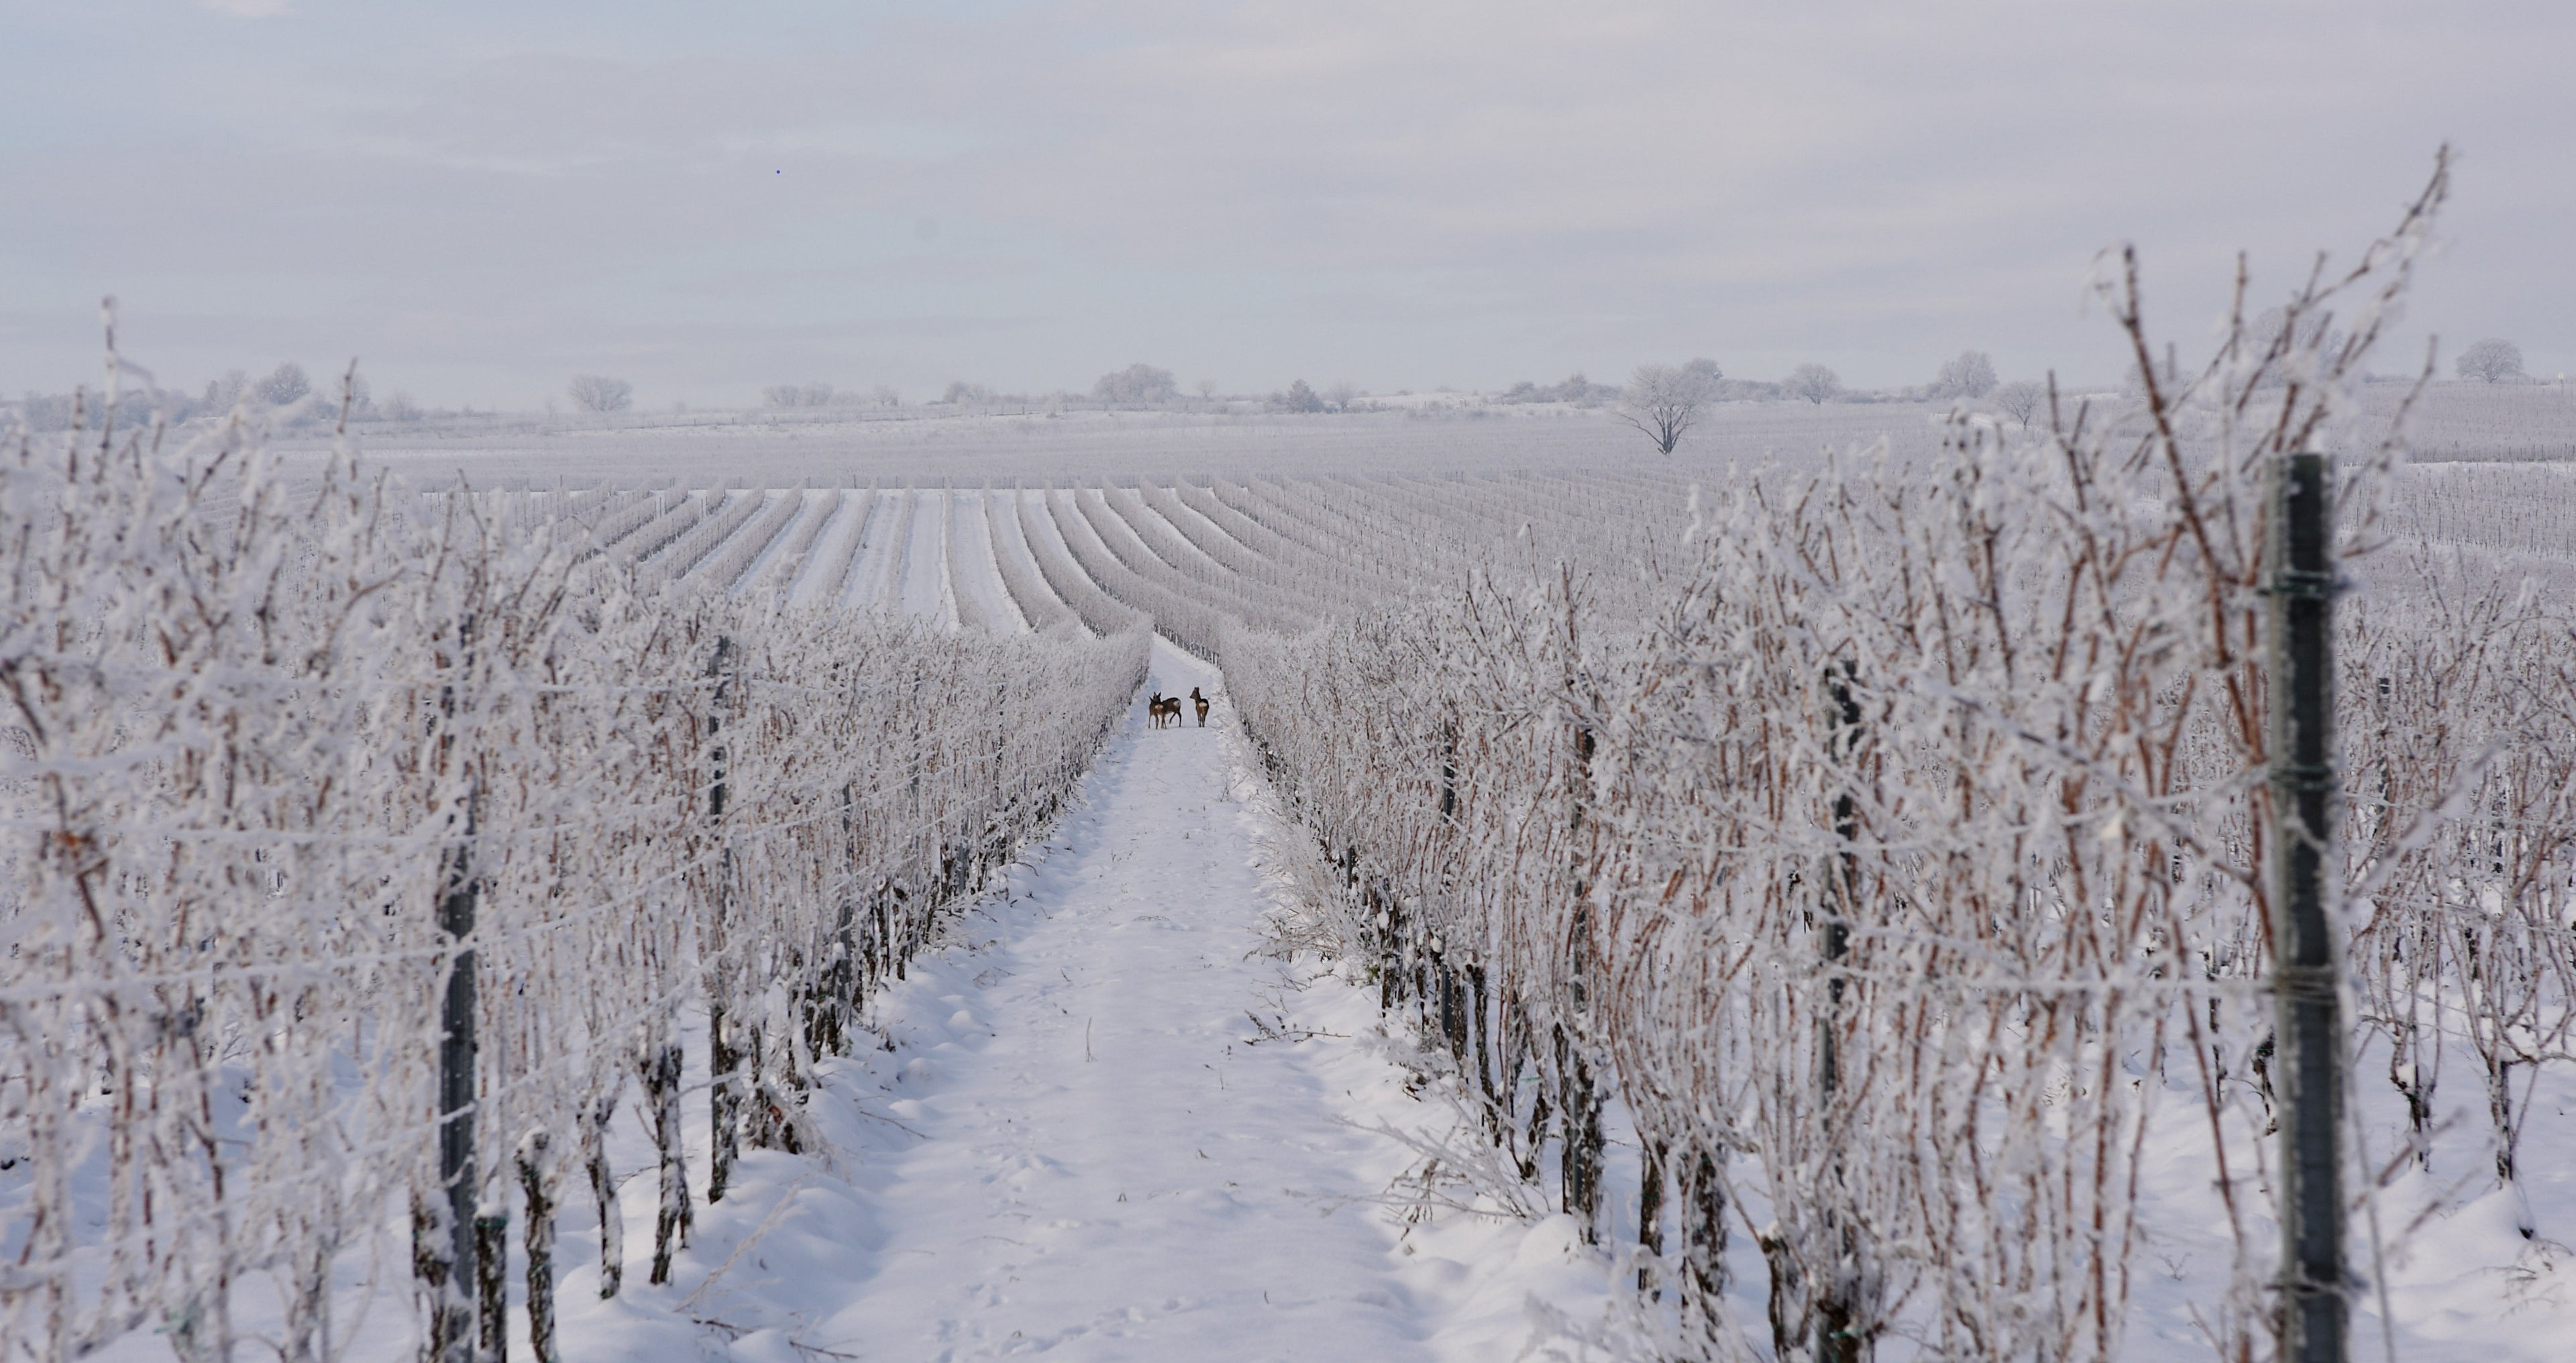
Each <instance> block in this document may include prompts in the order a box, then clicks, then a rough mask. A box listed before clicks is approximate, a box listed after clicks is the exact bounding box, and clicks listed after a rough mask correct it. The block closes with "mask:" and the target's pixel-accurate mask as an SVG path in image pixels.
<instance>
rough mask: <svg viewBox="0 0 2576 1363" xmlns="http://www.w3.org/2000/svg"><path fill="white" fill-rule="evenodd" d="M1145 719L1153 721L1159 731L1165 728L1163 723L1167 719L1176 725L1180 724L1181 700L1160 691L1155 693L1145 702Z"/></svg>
mask: <svg viewBox="0 0 2576 1363" xmlns="http://www.w3.org/2000/svg"><path fill="white" fill-rule="evenodd" d="M1145 717H1146V718H1147V719H1149V720H1152V721H1153V724H1154V727H1155V728H1157V729H1159V728H1162V727H1163V721H1164V720H1165V719H1166V718H1168V719H1170V720H1171V722H1172V723H1174V724H1178V723H1180V722H1181V698H1180V697H1178V696H1166V695H1164V694H1163V693H1162V692H1160V691H1157V692H1155V693H1154V694H1153V695H1151V696H1149V697H1147V698H1146V700H1145Z"/></svg>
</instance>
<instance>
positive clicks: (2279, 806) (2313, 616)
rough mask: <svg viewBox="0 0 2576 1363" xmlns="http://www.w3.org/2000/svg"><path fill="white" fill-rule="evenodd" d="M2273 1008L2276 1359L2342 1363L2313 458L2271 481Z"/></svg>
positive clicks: (2333, 784) (2324, 706)
mask: <svg viewBox="0 0 2576 1363" xmlns="http://www.w3.org/2000/svg"><path fill="white" fill-rule="evenodd" d="M2271 493H2272V496H2271V499H2270V500H2271V515H2270V516H2269V518H2268V522H2269V524H2268V527H2267V529H2268V539H2269V544H2268V546H2267V548H2268V551H2269V553H2270V555H2271V563H2272V580H2271V603H2270V604H2271V609H2270V621H2269V625H2270V631H2269V632H2270V640H2269V643H2270V651H2271V658H2270V663H2271V688H2270V689H2271V735H2270V742H2271V753H2272V770H2271V777H2272V828H2271V835H2272V867H2271V870H2272V886H2271V889H2272V924H2271V926H2272V995H2273V1001H2274V1007H2275V1009H2276V1010H2277V1020H2276V1026H2277V1028H2278V1035H2279V1037H2280V1041H2279V1053H2278V1055H2279V1058H2278V1060H2277V1061H2276V1062H2275V1063H2276V1064H2277V1065H2278V1067H2279V1075H2280V1087H2281V1280H2280V1282H2281V1356H2282V1358H2284V1359H2285V1360H2290V1361H2291V1363H2342V1361H2343V1358H2344V1355H2345V1346H2346V1343H2347V1339H2346V1337H2347V1335H2348V1334H2349V1332H2350V1310H2349V1303H2348V1302H2347V1301H2346V1299H2345V1278H2344V1263H2343V1162H2342V1155H2343V1151H2342V1142H2341V1132H2342V1129H2343V1036H2342V1026H2343V1022H2342V1017H2341V1012H2342V999H2341V996H2340V994H2339V993H2338V990H2337V979H2336V951H2335V942H2334V936H2333V925H2332V924H2331V923H2330V922H2329V921H2328V919H2327V915H2326V878H2327V876H2328V874H2329V873H2330V872H2331V870H2332V869H2333V861H2332V857H2333V855H2334V849H2335V830H2334V818H2335V813H2336V810H2335V804H2336V801H2337V800H2338V798H2339V797H2340V795H2341V793H2342V791H2341V782H2340V780H2339V779H2338V777H2337V774H2336V771H2335V749H2334V702H2335V683H2334V598H2335V591H2336V588H2337V585H2338V584H2337V582H2336V579H2335V572H2334V473H2333V467H2332V464H2331V461H2330V460H2329V458H2328V457H2327V456H2325V455H2322V454H2294V455H2291V456H2289V457H2287V458H2285V459H2283V460H2281V461H2280V462H2279V463H2278V464H2277V465H2276V466H2275V467H2274V471H2273V478H2272V488H2271Z"/></svg>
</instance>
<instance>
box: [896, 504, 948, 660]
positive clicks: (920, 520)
mask: <svg viewBox="0 0 2576 1363" xmlns="http://www.w3.org/2000/svg"><path fill="white" fill-rule="evenodd" d="M910 498H911V507H912V539H911V543H910V548H909V551H908V552H907V553H905V555H904V561H903V586H902V589H901V590H902V593H903V598H902V600H903V613H904V614H906V615H910V616H914V617H917V618H920V619H924V620H928V621H931V622H933V623H934V624H939V625H943V626H947V627H949V628H952V629H953V628H955V627H956V624H957V612H956V611H955V610H954V609H952V608H951V607H950V605H949V602H948V590H947V582H948V494H947V492H945V491H944V490H932V491H929V492H916V493H912V494H910Z"/></svg>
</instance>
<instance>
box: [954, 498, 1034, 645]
mask: <svg viewBox="0 0 2576 1363" xmlns="http://www.w3.org/2000/svg"><path fill="white" fill-rule="evenodd" d="M990 495H992V494H990V493H985V492H960V493H958V494H957V495H956V497H955V498H954V499H952V500H953V506H952V508H951V510H950V512H949V517H948V533H949V535H950V536H951V537H952V538H953V539H954V540H955V542H956V544H957V561H958V564H959V566H960V567H961V568H962V569H963V571H962V572H961V573H959V574H958V575H957V578H956V580H955V581H954V582H952V583H950V584H949V585H950V587H951V589H952V590H954V591H955V592H956V593H957V594H958V595H960V596H964V597H968V598H970V599H972V600H973V601H975V602H976V603H977V604H978V605H979V606H980V607H981V610H980V612H979V613H980V614H981V615H982V616H983V618H984V619H985V620H986V621H987V622H989V625H988V627H989V628H991V629H993V630H995V631H997V632H1000V633H1004V634H1025V633H1027V632H1028V621H1026V620H1024V619H1022V618H1021V616H1020V608H1019V607H1018V606H1017V605H1015V604H1013V603H1012V601H1011V590H1010V588H1008V587H1006V586H1003V585H1002V570H1001V568H1000V566H999V564H998V563H997V562H996V561H995V559H994V557H993V529H992V526H991V525H990V524H989V523H988V522H987V521H986V520H985V517H984V499H985V498H986V497H988V496H990Z"/></svg>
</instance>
